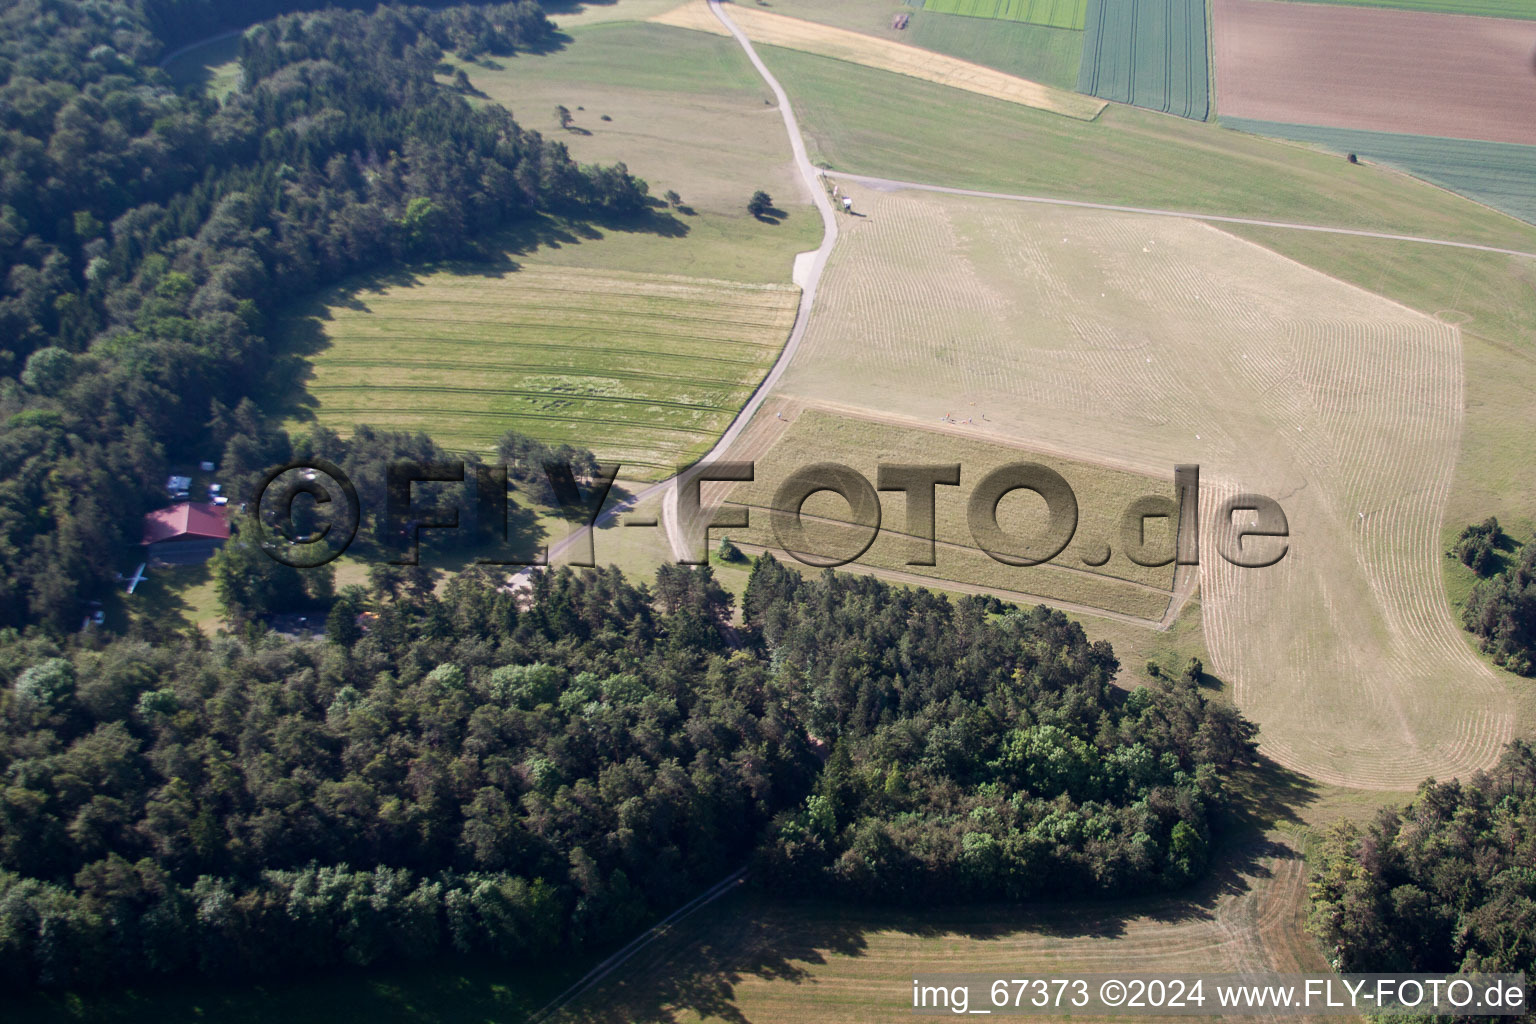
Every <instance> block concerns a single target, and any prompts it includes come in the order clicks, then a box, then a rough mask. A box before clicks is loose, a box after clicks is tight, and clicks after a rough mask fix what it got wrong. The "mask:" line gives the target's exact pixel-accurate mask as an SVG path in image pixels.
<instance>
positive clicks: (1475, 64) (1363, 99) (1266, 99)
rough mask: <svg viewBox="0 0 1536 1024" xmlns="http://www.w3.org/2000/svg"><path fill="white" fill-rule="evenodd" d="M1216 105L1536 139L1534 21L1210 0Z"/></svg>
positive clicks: (1419, 130)
mask: <svg viewBox="0 0 1536 1024" xmlns="http://www.w3.org/2000/svg"><path fill="white" fill-rule="evenodd" d="M1215 28H1216V32H1215V36H1216V100H1217V113H1218V114H1220V115H1223V116H1226V117H1247V118H1254V119H1256V120H1260V121H1281V122H1285V123H1289V124H1318V125H1330V126H1333V127H1338V128H1365V129H1370V130H1374V131H1383V132H1402V133H1405V134H1409V135H1439V136H1445V137H1448V138H1459V139H1487V140H1489V141H1492V142H1518V143H1525V144H1528V145H1530V144H1536V120H1533V119H1532V118H1531V115H1530V112H1531V110H1532V108H1533V106H1536V22H1532V21H1517V20H1513V19H1506V18H1473V17H1465V16H1461V15H1451V14H1430V13H1423V12H1418V11H1394V10H1369V9H1366V8H1358V7H1334V6H1331V5H1325V4H1307V3H1274V2H1271V0H1216V8H1215Z"/></svg>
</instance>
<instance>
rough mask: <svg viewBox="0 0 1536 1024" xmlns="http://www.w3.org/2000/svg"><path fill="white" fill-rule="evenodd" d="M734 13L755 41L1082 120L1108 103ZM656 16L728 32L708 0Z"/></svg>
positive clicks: (826, 31) (894, 47)
mask: <svg viewBox="0 0 1536 1024" xmlns="http://www.w3.org/2000/svg"><path fill="white" fill-rule="evenodd" d="M730 15H731V19H732V20H733V21H735V22H736V24H737V25H739V26H740V27H741V29H742V31H744V32H745V33H746V34H747V35H748V37H750V38H751V40H752V41H753V42H754V43H759V44H763V45H769V46H781V47H784V48H786V49H790V50H800V51H803V52H805V53H812V54H816V55H817V56H820V57H828V58H831V59H833V60H838V61H842V62H845V63H849V64H858V65H863V66H865V67H868V68H873V69H876V70H879V71H887V72H891V73H893V74H898V75H901V76H903V77H906V78H916V79H919V80H922V81H928V82H934V83H937V84H939V85H945V86H950V87H952V88H955V89H963V90H965V91H966V92H970V93H975V94H977V95H979V96H986V97H990V98H992V99H998V100H1003V101H1005V102H1007V103H1012V104H1017V105H1020V106H1025V107H1032V108H1035V109H1037V110H1044V111H1047V112H1049V113H1052V114H1060V115H1062V116H1063V117H1070V118H1075V119H1077V120H1082V121H1091V120H1093V119H1094V118H1095V117H1098V116H1099V112H1100V111H1102V110H1103V109H1104V106H1105V104H1104V103H1103V102H1102V101H1101V100H1096V99H1094V98H1092V97H1090V96H1080V95H1078V94H1077V93H1075V92H1069V91H1068V90H1066V89H1058V88H1055V87H1054V86H1050V85H1045V84H1043V83H1041V82H1032V81H1030V80H1028V79H1025V78H1018V77H1016V76H1014V75H1009V74H1004V73H1003V72H1001V71H998V70H997V69H995V68H990V67H986V66H984V65H981V64H975V63H972V62H971V61H967V60H960V59H959V58H956V57H949V56H946V55H944V54H942V53H934V52H932V51H930V50H924V49H920V48H919V47H916V46H909V45H908V44H906V43H898V42H892V41H890V40H887V39H879V38H876V37H874V36H868V35H864V34H863V33H861V32H853V31H849V30H848V29H842V28H837V27H835V26H832V25H827V24H823V23H821V22H814V21H803V20H801V19H800V18H789V17H785V16H784V15H782V14H771V13H769V12H767V11H759V10H754V9H752V8H750V7H741V6H738V5H732V7H731V11H730ZM652 20H653V21H656V22H658V23H660V24H663V25H672V26H675V27H678V28H688V29H694V30H696V31H699V32H709V33H724V32H725V26H723V25H721V24H720V21H719V19H718V18H716V17H715V16H714V14H713V12H711V11H710V9H709V5H708V4H707V3H706V2H705V0H688V2H687V3H684V4H683V5H682V6H680V7H678V8H677V9H676V10H674V11H671V12H668V13H667V14H663V15H660V16H658V17H656V18H654V19H652Z"/></svg>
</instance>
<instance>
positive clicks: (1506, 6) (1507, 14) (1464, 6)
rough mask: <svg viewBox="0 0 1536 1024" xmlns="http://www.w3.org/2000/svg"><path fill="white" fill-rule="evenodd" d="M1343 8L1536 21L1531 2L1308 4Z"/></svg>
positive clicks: (1330, 0) (1344, 0)
mask: <svg viewBox="0 0 1536 1024" xmlns="http://www.w3.org/2000/svg"><path fill="white" fill-rule="evenodd" d="M1307 2H1308V3H1320V4H1337V5H1339V6H1341V7H1392V8H1396V9H1397V10H1400V11H1437V12H1439V13H1440V14H1476V15H1481V16H1482V17H1485V18H1536V4H1533V3H1531V0H1307Z"/></svg>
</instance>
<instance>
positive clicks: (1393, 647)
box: [780, 119, 1514, 788]
mask: <svg viewBox="0 0 1536 1024" xmlns="http://www.w3.org/2000/svg"><path fill="white" fill-rule="evenodd" d="M1165 120H1167V119H1165ZM1340 163H1342V161H1340ZM851 187H852V191H853V198H854V208H855V209H857V210H860V211H862V212H863V213H864V214H865V216H864V217H862V218H851V219H849V221H848V223H846V224H845V225H844V228H843V235H842V236H841V238H840V239H839V241H838V247H837V249H836V251H835V252H834V253H833V256H832V261H831V262H830V263H829V264H828V267H827V273H826V276H825V278H824V279H823V281H822V284H821V288H820V291H819V293H818V295H817V307H816V316H815V317H813V318H812V320H811V323H810V327H809V329H808V330H807V332H806V336H805V340H804V343H803V345H802V347H801V348H800V350H799V352H798V353H797V355H796V357H795V360H794V362H793V363H792V364H791V365H790V367H789V368H788V370H787V372H786V374H785V376H784V378H783V380H782V382H781V384H780V390H781V391H782V393H783V394H784V395H786V396H788V397H791V398H797V399H800V400H802V401H805V402H807V403H818V404H826V403H837V404H839V405H841V406H846V407H851V408H862V409H865V410H878V411H879V412H880V413H881V414H884V415H902V416H905V417H907V418H908V420H909V421H912V422H915V423H918V424H925V423H934V422H935V421H936V420H937V419H938V417H940V416H942V415H943V414H944V413H945V412H950V411H955V412H956V414H957V415H958V416H959V418H961V419H968V418H971V417H972V415H973V413H972V411H971V410H972V409H975V410H976V412H977V413H978V414H979V413H985V415H986V419H985V420H982V419H981V416H980V415H976V416H975V418H976V420H977V424H976V425H967V426H966V427H965V429H966V430H973V431H975V432H976V435H977V436H978V437H983V438H984V437H986V436H989V435H990V436H993V437H996V438H998V439H999V440H1013V441H1014V442H1015V443H1018V444H1021V445H1027V446H1029V447H1030V448H1032V449H1035V450H1042V451H1046V452H1050V453H1053V454H1059V455H1061V456H1062V457H1064V458H1067V459H1070V460H1073V461H1076V462H1089V463H1099V464H1103V465H1108V466H1114V467H1121V468H1126V469H1131V470H1139V471H1142V472H1145V473H1146V474H1148V475H1152V476H1165V475H1166V474H1168V473H1169V472H1170V470H1171V468H1172V466H1173V465H1174V464H1175V463H1198V464H1199V465H1200V471H1201V485H1202V486H1201V499H1202V506H1201V521H1202V535H1201V553H1200V590H1201V604H1202V613H1203V620H1204V626H1205V632H1206V641H1207V644H1208V647H1209V650H1210V654H1211V670H1212V672H1213V673H1214V674H1215V675H1216V676H1218V677H1220V678H1222V679H1225V680H1230V681H1231V682H1232V684H1233V692H1234V696H1235V698H1236V700H1237V703H1238V705H1239V707H1241V708H1242V710H1243V711H1244V713H1245V714H1247V715H1248V716H1249V717H1251V718H1252V719H1253V720H1254V721H1256V722H1257V723H1258V724H1259V726H1260V727H1261V729H1262V732H1261V735H1260V742H1261V745H1262V748H1263V749H1264V750H1265V751H1266V752H1267V753H1268V754H1269V755H1270V756H1271V757H1273V758H1274V759H1275V760H1277V761H1279V762H1281V763H1282V764H1284V765H1286V766H1288V767H1291V768H1294V769H1296V770H1300V771H1305V772H1307V773H1308V774H1312V775H1314V776H1315V777H1318V778H1321V779H1323V780H1326V781H1330V782H1337V783H1339V784H1349V785H1357V786H1363V787H1372V788H1402V787H1405V786H1411V785H1413V784H1414V783H1415V781H1416V780H1419V779H1422V778H1424V777H1425V776H1429V775H1433V776H1436V777H1439V778H1449V777H1451V776H1453V775H1465V774H1466V773H1467V772H1470V771H1471V770H1473V769H1474V768H1477V767H1479V766H1486V765H1488V764H1489V763H1491V762H1492V761H1493V760H1494V759H1496V758H1497V756H1498V752H1499V749H1500V747H1501V746H1502V744H1503V743H1504V742H1505V741H1506V739H1507V737H1508V736H1510V735H1511V734H1512V729H1513V725H1514V708H1513V704H1512V701H1511V698H1510V695H1509V693H1508V692H1507V690H1506V689H1505V688H1504V686H1503V684H1502V683H1501V682H1500V681H1499V680H1498V679H1497V678H1496V677H1495V676H1494V674H1493V673H1492V672H1491V671H1490V670H1489V669H1488V668H1487V666H1485V665H1484V664H1482V663H1481V662H1480V661H1479V660H1478V659H1477V658H1476V657H1475V656H1474V655H1473V654H1472V652H1471V651H1470V650H1469V649H1468V647H1467V645H1466V642H1465V641H1464V640H1463V638H1462V635H1461V633H1460V631H1459V629H1458V627H1457V624H1456V623H1455V622H1454V621H1453V620H1452V618H1451V615H1450V611H1449V609H1448V607H1447V606H1446V603H1445V598H1444V594H1443V590H1442V586H1441V562H1443V561H1444V557H1443V555H1442V554H1441V551H1442V546H1441V532H1440V531H1441V523H1442V522H1443V519H1444V509H1445V507H1446V503H1447V501H1448V500H1449V490H1450V485H1451V480H1452V474H1453V472H1454V469H1455V462H1456V457H1457V453H1458V452H1459V451H1460V450H1461V446H1460V438H1461V430H1462V422H1463V416H1464V411H1463V410H1464V395H1463V390H1462V380H1463V369H1462V357H1461V341H1460V339H1459V338H1458V336H1457V332H1456V329H1455V328H1454V327H1452V326H1450V325H1448V324H1446V323H1443V322H1440V321H1438V320H1436V319H1434V318H1433V317H1429V316H1425V315H1422V314H1419V313H1415V312H1413V311H1411V310H1409V309H1406V308H1404V307H1403V306H1400V305H1398V304H1396V303H1394V302H1390V301H1388V300H1386V299H1382V298H1379V297H1377V296H1373V295H1371V294H1370V293H1368V292H1365V291H1361V290H1359V289H1357V288H1354V287H1350V286H1348V285H1345V284H1342V283H1340V282H1338V281H1336V280H1333V279H1331V278H1328V277H1326V276H1324V275H1322V274H1318V273H1316V272H1314V271H1311V270H1308V269H1306V268H1305V267H1303V266H1300V265H1298V264H1296V263H1293V262H1291V261H1289V260H1286V259H1283V258H1279V257H1277V256H1275V255H1274V254H1272V253H1269V252H1266V251H1264V250H1263V249H1261V248H1259V247H1257V246H1253V245H1250V244H1248V243H1246V242H1243V241H1241V240H1239V239H1236V238H1234V237H1232V236H1231V235H1229V234H1226V233H1224V232H1221V231H1217V230H1215V229H1213V228H1210V227H1208V226H1205V225H1201V224H1197V223H1194V222H1190V221H1183V220H1176V219H1171V218H1148V217H1137V216H1129V215H1124V214H1108V213H1094V212H1088V211H1081V210H1065V209H1059V208H1045V207H1037V206H1030V205H1023V204H1013V203H1005V202H997V201H993V200H985V199H965V198H960V197H947V196H942V197H941V196H932V195H927V196H915V195H912V194H910V193H881V192H876V191H873V190H867V189H861V188H859V187H857V186H851ZM972 403H974V406H973V405H972ZM1239 491H1249V492H1257V493H1261V494H1268V495H1271V496H1273V497H1274V498H1275V499H1276V500H1278V501H1279V502H1280V503H1281V504H1282V506H1283V507H1284V509H1285V513H1286V515H1287V517H1288V520H1289V524H1290V534H1291V541H1290V545H1289V552H1288V554H1287V555H1286V556H1285V558H1284V559H1283V560H1282V561H1281V562H1279V564H1278V565H1275V566H1274V567H1272V568H1268V569H1238V568H1235V567H1233V566H1232V565H1230V564H1229V563H1228V562H1227V561H1226V560H1225V559H1224V558H1222V557H1221V556H1220V555H1219V554H1218V553H1217V550H1216V548H1215V544H1216V541H1217V536H1218V530H1217V527H1216V525H1215V524H1216V523H1217V522H1218V519H1219V517H1218V515H1217V509H1218V505H1219V503H1220V501H1221V500H1223V499H1224V498H1225V497H1227V496H1230V495H1233V494H1234V493H1236V492H1239ZM1085 504H1087V503H1086V502H1085Z"/></svg>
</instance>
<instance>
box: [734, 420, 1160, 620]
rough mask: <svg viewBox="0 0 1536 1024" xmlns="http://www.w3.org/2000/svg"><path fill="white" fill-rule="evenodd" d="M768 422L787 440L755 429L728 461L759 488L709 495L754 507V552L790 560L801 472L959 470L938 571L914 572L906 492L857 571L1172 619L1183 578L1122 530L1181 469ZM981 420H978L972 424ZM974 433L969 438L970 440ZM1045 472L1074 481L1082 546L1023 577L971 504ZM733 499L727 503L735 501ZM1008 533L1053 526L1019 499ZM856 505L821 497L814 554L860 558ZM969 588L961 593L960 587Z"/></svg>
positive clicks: (943, 517)
mask: <svg viewBox="0 0 1536 1024" xmlns="http://www.w3.org/2000/svg"><path fill="white" fill-rule="evenodd" d="M781 412H782V410H781V409H779V408H775V409H773V410H770V411H769V413H768V415H767V416H763V415H762V414H759V416H758V417H757V418H756V419H755V420H754V424H753V426H754V427H757V426H758V425H759V424H763V425H765V426H766V425H767V421H769V420H772V421H773V424H774V425H777V426H784V427H786V428H787V429H784V430H782V431H778V432H776V435H775V436H773V437H771V438H770V437H768V432H767V431H766V430H749V431H748V432H745V433H744V434H743V437H742V439H741V443H739V444H738V445H736V446H734V447H733V448H732V451H731V452H730V454H729V456H728V457H729V458H733V459H737V458H739V459H749V458H750V459H753V460H755V462H756V480H755V481H753V482H752V483H746V484H739V485H734V486H731V485H706V487H705V488H704V491H703V494H704V497H705V498H706V499H707V500H708V501H709V502H711V503H714V502H716V501H720V500H724V501H725V502H726V503H727V504H732V505H738V506H745V507H747V508H748V509H749V510H750V513H751V526H750V527H749V528H748V529H746V530H741V531H727V532H729V534H730V536H731V539H732V540H735V541H739V542H743V543H745V544H747V545H749V546H750V547H749V550H752V551H754V552H755V551H757V550H760V549H764V548H766V549H769V550H772V551H774V553H775V554H776V555H777V556H778V557H780V558H784V557H788V556H787V555H785V554H784V552H783V550H782V548H781V547H780V546H779V543H778V541H779V538H778V537H777V535H776V533H775V531H774V528H773V525H772V521H771V518H770V517H771V511H772V509H773V507H774V496H775V492H776V491H777V489H778V487H779V485H780V484H781V483H783V481H785V480H786V479H788V478H789V476H790V475H791V474H792V473H794V472H795V471H796V470H798V469H800V468H802V467H804V466H807V465H810V464H812V463H817V462H837V463H841V464H844V465H847V466H850V467H852V468H853V469H855V470H857V471H858V472H859V473H861V474H863V476H864V478H865V479H866V480H868V481H870V483H871V485H873V484H874V483H875V481H876V479H877V477H878V466H879V465H880V464H881V463H927V464H933V463H951V462H958V463H959V464H960V465H961V484H960V486H958V487H938V488H936V489H935V492H934V497H935V538H936V546H935V552H934V555H935V561H936V563H937V564H935V565H933V566H913V565H909V564H908V561H909V559H911V558H912V557H913V555H914V554H920V553H921V552H920V551H919V550H918V549H919V548H920V547H921V545H917V544H916V541H915V540H914V538H913V537H912V536H910V535H909V534H908V533H907V521H906V508H905V498H904V497H903V496H902V495H901V493H900V492H885V493H884V494H882V495H881V499H880V500H881V505H882V509H883V515H882V522H881V527H880V532H879V535H878V536H877V537H876V538H875V540H874V543H873V544H872V545H871V546H870V547H869V549H868V550H867V551H866V552H864V554H862V555H861V556H860V557H859V559H858V561H857V563H856V564H854V565H851V566H850V567H849V568H850V569H855V570H857V569H862V570H868V571H873V572H875V573H876V574H878V575H882V576H884V577H885V578H887V579H891V580H896V581H899V582H911V583H928V584H934V585H938V586H940V587H950V588H953V589H957V590H970V589H976V590H985V591H987V592H991V593H996V594H998V595H999V596H1003V597H1006V598H1009V599H1012V600H1020V601H1030V600H1035V601H1039V600H1045V601H1052V602H1056V603H1058V604H1062V605H1065V606H1072V607H1081V608H1084V609H1098V610H1102V611H1105V612H1109V613H1113V614H1116V615H1123V616H1129V617H1132V618H1134V619H1136V620H1139V621H1141V622H1143V623H1146V624H1150V623H1155V622H1157V621H1158V620H1160V619H1161V618H1162V617H1163V614H1164V612H1165V611H1166V610H1167V608H1168V602H1169V599H1170V597H1171V596H1172V593H1171V591H1172V583H1173V567H1172V566H1171V565H1166V566H1161V567H1146V566H1140V565H1137V564H1135V563H1134V562H1132V561H1131V560H1130V559H1129V558H1127V557H1126V555H1125V553H1124V552H1123V551H1121V550H1120V545H1119V538H1118V532H1119V519H1120V515H1121V513H1122V512H1123V510H1124V509H1125V508H1126V506H1127V505H1129V504H1130V503H1131V502H1132V501H1134V500H1135V499H1137V498H1140V497H1142V496H1145V495H1154V494H1155V495H1165V496H1167V497H1170V498H1171V497H1173V496H1174V491H1173V485H1172V482H1171V479H1172V468H1171V467H1169V470H1168V471H1167V472H1166V473H1164V474H1163V478H1162V479H1157V478H1152V477H1147V476H1142V475H1138V474H1134V473H1127V472H1124V471H1122V470H1117V469H1111V468H1108V467H1105V466H1100V465H1092V464H1085V463H1074V462H1072V461H1070V460H1066V459H1061V458H1058V457H1054V456H1051V455H1048V454H1042V453H1040V452H1036V451H1031V450H1028V449H1023V448H1019V447H1017V446H1014V445H1010V444H1006V443H1002V444H1000V443H998V442H997V440H995V439H993V440H988V439H986V438H984V437H979V436H977V434H979V433H980V432H982V431H984V430H985V425H984V424H983V423H982V421H980V420H977V423H978V424H980V426H976V427H973V426H970V425H965V424H957V425H955V426H954V427H953V428H952V429H951V430H937V429H931V428H929V427H928V426H927V425H922V426H918V425H915V424H911V423H906V422H903V421H901V420H900V419H899V418H897V419H880V418H872V417H870V416H868V415H862V416H861V415H847V414H845V413H844V412H843V411H842V410H838V409H826V408H819V407H811V408H805V407H801V406H796V407H792V408H790V409H789V411H788V412H787V413H783V415H784V416H785V419H784V420H782V421H781V420H779V419H778V415H779V414H780V413H781ZM977 416H979V413H976V412H975V410H972V415H971V416H969V417H967V418H969V419H976V418H977ZM967 434H969V435H970V436H966V435H967ZM1014 462H1039V463H1043V464H1045V465H1048V466H1050V467H1051V468H1053V469H1055V470H1057V471H1058V472H1059V473H1061V474H1062V475H1063V477H1064V478H1065V479H1066V480H1067V482H1068V483H1069V484H1071V486H1072V488H1073V491H1074V492H1075V494H1076V496H1077V501H1078V526H1077V532H1076V533H1075V534H1074V536H1073V539H1072V541H1071V543H1069V544H1068V545H1067V547H1066V549H1065V550H1064V551H1063V552H1062V553H1061V555H1060V556H1058V557H1057V558H1056V559H1053V560H1052V561H1051V562H1049V563H1047V564H1044V565H1038V566H1028V567H1020V566H1012V565H1005V564H1003V563H1000V562H998V561H996V560H994V559H993V558H991V557H990V556H989V555H987V554H986V553H985V552H984V551H983V550H981V548H979V547H978V546H977V544H976V541H975V539H974V538H973V537H972V536H971V532H970V527H969V525H968V522H967V518H966V507H967V506H966V502H967V499H968V498H969V495H970V493H971V490H972V489H973V488H974V487H975V486H976V484H977V483H978V482H979V481H980V480H981V479H982V477H984V476H985V475H986V474H987V473H989V472H990V471H992V470H993V469H996V468H998V467H999V466H1002V465H1004V464H1007V463H1014ZM727 495H728V496H727ZM997 512H998V523H999V525H1000V526H1001V527H1002V528H1003V530H1004V531H1005V532H1006V533H1008V534H1009V535H1011V536H1020V537H1029V536H1035V535H1037V534H1039V533H1040V532H1041V531H1042V530H1043V529H1044V527H1045V522H1046V517H1045V514H1044V503H1043V502H1041V501H1040V500H1038V499H1037V498H1036V497H1035V496H1033V495H1030V494H1028V493H1027V492H1015V493H1013V494H1011V495H1009V496H1007V497H1005V498H1004V499H1003V501H1002V502H1000V503H999V505H998V509H997ZM849 515H850V512H849V508H848V505H847V503H846V502H844V501H843V500H842V499H841V498H839V497H837V496H836V495H833V494H831V493H828V492H822V493H819V494H817V495H814V496H812V497H811V498H810V499H809V500H808V501H807V502H806V503H805V506H804V508H803V510H802V517H803V518H804V520H805V521H806V529H805V535H806V540H807V541H808V548H809V550H810V552H811V553H812V554H821V555H836V554H837V553H839V552H848V551H851V550H853V549H856V548H857V547H858V545H859V543H860V541H861V540H862V538H863V537H864V535H865V531H864V530H862V529H859V528H855V527H850V526H847V525H845V524H847V523H848V522H849V521H850V520H849ZM1174 529H1176V524H1172V523H1166V522H1160V521H1158V520H1153V521H1150V522H1149V523H1148V524H1147V533H1148V538H1147V539H1148V541H1149V543H1152V544H1154V545H1156V544H1167V545H1168V546H1169V547H1170V549H1171V537H1172V534H1173V531H1174ZM1104 542H1107V543H1108V544H1109V546H1110V549H1111V556H1110V558H1109V560H1108V561H1107V562H1105V563H1104V564H1102V565H1099V566H1091V565H1089V564H1087V562H1086V561H1085V559H1091V560H1097V559H1096V557H1095V556H1096V554H1097V552H1096V550H1095V549H1097V548H1098V547H1099V546H1100V545H1101V544H1102V543H1104ZM956 585H958V586H956Z"/></svg>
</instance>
